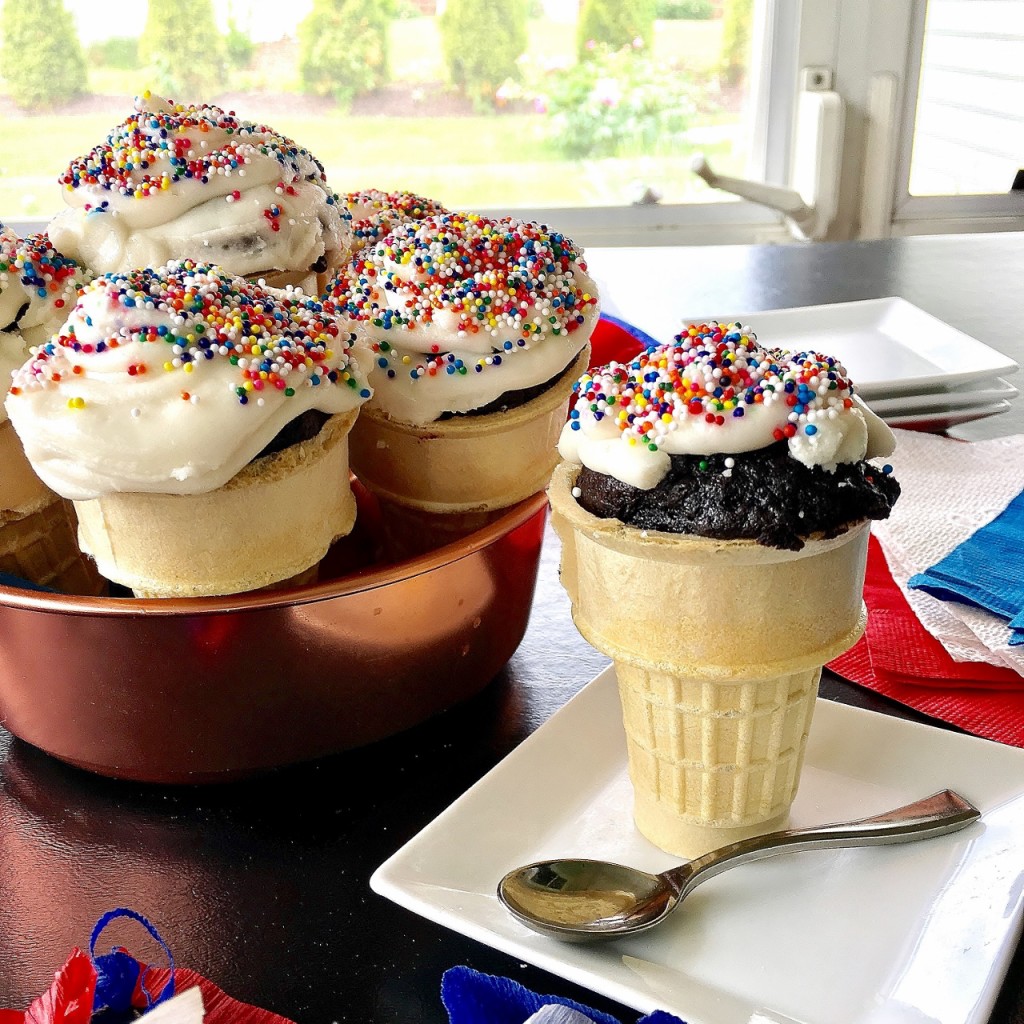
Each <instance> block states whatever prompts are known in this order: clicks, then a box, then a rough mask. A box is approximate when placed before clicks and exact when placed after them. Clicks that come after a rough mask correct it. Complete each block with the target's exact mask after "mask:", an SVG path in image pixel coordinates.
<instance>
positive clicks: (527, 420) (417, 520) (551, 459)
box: [324, 214, 598, 557]
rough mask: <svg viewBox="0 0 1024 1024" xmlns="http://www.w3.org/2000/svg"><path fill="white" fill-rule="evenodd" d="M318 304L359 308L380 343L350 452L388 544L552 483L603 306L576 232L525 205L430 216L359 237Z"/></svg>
mask: <svg viewBox="0 0 1024 1024" xmlns="http://www.w3.org/2000/svg"><path fill="white" fill-rule="evenodd" d="M324 304H325V306H326V307H327V308H328V309H335V310H337V311H338V312H340V313H344V314H346V315H348V316H350V317H352V318H354V319H356V320H357V321H359V322H360V323H362V324H364V325H365V327H366V330H367V333H368V335H369V337H370V340H371V342H372V344H373V347H374V350H375V353H376V356H377V363H378V370H377V371H376V377H375V381H374V383H375V394H374V398H373V399H372V401H371V402H370V403H368V404H367V406H366V408H365V410H364V411H363V413H362V414H361V415H360V419H359V422H358V423H357V424H356V426H355V428H354V429H353V432H352V467H353V470H354V471H355V473H356V475H357V476H358V477H359V478H360V479H361V480H362V481H363V482H364V483H365V484H366V485H367V486H368V487H369V488H370V489H371V490H372V491H374V492H375V493H376V495H377V497H378V499H379V500H380V503H381V507H382V513H383V514H382V525H383V532H384V536H385V538H387V540H388V547H389V553H390V554H391V555H392V557H402V556H404V555H411V554H416V553H419V552H422V551H425V550H428V549H429V548H431V547H437V546H438V545H440V544H443V543H447V542H448V541H450V540H454V539H456V538H457V537H459V536H463V535H465V534H466V533H468V532H471V531H472V530H474V529H477V528H479V527H480V526H481V525H483V524H484V523H485V522H487V521H488V519H489V518H491V517H493V515H495V514H496V513H497V512H500V510H502V509H505V508H508V507H509V506H510V505H513V504H515V503H516V502H518V501H521V500H523V499H524V498H527V497H529V496H530V495H531V494H535V493H537V492H538V491H540V490H543V489H544V488H545V487H546V486H547V483H548V480H549V479H550V477H551V471H552V469H553V468H554V466H555V463H556V462H557V452H556V450H555V445H556V443H557V440H558V436H559V432H560V430H561V427H562V424H563V423H564V421H565V414H566V409H567V404H568V398H569V394H570V391H571V388H572V383H573V381H574V380H575V379H576V377H578V375H579V374H580V373H581V372H582V370H583V369H584V368H585V367H586V365H587V356H588V353H589V346H588V339H589V337H590V333H591V331H592V330H593V326H594V323H595V322H596V320H597V316H598V304H597V292H596V288H595V286H594V284H593V282H592V281H591V279H590V277H589V276H588V274H587V271H586V263H585V262H584V261H583V258H582V253H581V252H580V251H579V250H578V249H577V248H576V247H575V246H574V245H573V244H572V242H570V241H569V240H568V239H566V238H565V237H564V236H562V235H559V234H557V233H556V232H552V231H549V230H548V229H547V228H545V227H543V226H541V225H538V224H531V223H527V222H523V221H516V220H510V219H501V220H490V219H487V218H484V217H478V216H475V215H472V214H450V215H442V216H435V217H427V218H425V219H424V220H422V221H419V222H407V223H404V224H401V225H399V226H398V227H397V228H395V229H394V230H393V231H392V232H391V233H390V234H388V235H386V236H385V237H384V238H382V239H381V240H380V241H379V242H377V243H376V244H374V245H370V246H368V247H367V248H365V249H363V250H362V252H361V253H360V254H359V256H358V257H357V258H356V259H354V260H353V261H352V262H351V263H350V264H349V266H348V267H347V268H346V270H344V271H343V272H342V274H341V275H339V277H338V279H337V280H336V281H335V283H334V286H333V288H332V289H331V291H330V293H329V294H328V295H327V296H326V297H325V299H324Z"/></svg>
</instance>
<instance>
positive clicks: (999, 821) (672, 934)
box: [371, 669, 1024, 1024]
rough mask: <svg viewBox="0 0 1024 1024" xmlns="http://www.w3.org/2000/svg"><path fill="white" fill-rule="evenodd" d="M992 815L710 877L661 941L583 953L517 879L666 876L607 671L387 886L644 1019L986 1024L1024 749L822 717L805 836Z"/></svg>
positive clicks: (808, 771) (1012, 878)
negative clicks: (508, 881)
mask: <svg viewBox="0 0 1024 1024" xmlns="http://www.w3.org/2000/svg"><path fill="white" fill-rule="evenodd" d="M947 787H948V788H951V789H955V790H957V791H958V792H960V793H961V794H963V795H964V796H965V797H967V798H968V799H969V800H971V801H972V802H973V803H975V804H976V805H977V806H978V807H979V808H980V809H981V810H982V811H983V814H984V816H983V818H982V820H981V822H979V823H976V824H973V825H971V826H969V827H968V828H967V829H965V830H964V831H963V832H959V833H955V834H953V835H949V836H943V837H941V838H938V839H931V840H927V841H924V842H921V843H914V844H909V845H906V846H889V847H876V848H872V849H860V850H834V851H825V852H822V851H814V852H805V853H799V854H789V855H786V856H781V857H779V858H777V859H773V860H769V861H765V862H762V863H757V864H748V865H744V866H742V867H738V868H735V869H733V870H732V871H729V872H727V873H725V874H723V875H721V876H719V877H717V878H713V879H711V880H709V881H708V882H706V883H705V884H704V885H702V886H701V887H700V888H699V889H698V890H697V891H696V892H694V893H693V894H692V895H691V896H690V897H689V898H688V899H687V901H686V903H685V904H684V906H683V907H681V908H680V909H679V910H678V911H677V912H676V913H675V914H674V915H673V916H672V917H671V918H669V920H668V921H666V922H665V923H664V924H663V925H661V926H660V927H659V928H656V929H653V930H651V931H648V932H644V933H641V934H640V935H637V936H635V937H633V938H632V939H629V940H621V941H619V942H615V943H610V944H604V945H571V944H565V943H562V942H559V941H558V940H556V939H550V938H546V937H544V936H541V935H538V934H536V933H534V932H532V931H530V930H529V929H527V928H524V927H523V926H521V925H519V924H518V923H517V922H516V921H514V920H513V919H512V918H511V917H510V916H509V915H508V914H507V913H506V912H505V911H504V910H503V908H502V907H501V905H500V904H499V902H498V900H497V897H496V896H495V887H496V885H497V883H498V880H499V879H500V878H501V877H502V876H503V875H504V874H505V872H506V871H509V870H511V869H512V868H514V867H516V866H518V865H520V864H525V863H528V862H530V861H534V860H539V859H543V858H548V857H554V856H558V855H566V856H573V855H584V856H591V857H605V858H609V859H612V860H618V861H621V862H625V863H630V864H635V865H637V866H639V867H642V868H645V869H647V870H652V871H660V870H663V869H664V868H666V867H668V866H670V865H671V864H672V863H673V858H671V857H670V856H668V855H667V854H665V853H663V852H662V851H660V850H658V849H657V848H656V847H654V846H653V845H652V844H650V843H649V842H647V841H646V840H645V839H644V838H643V837H642V836H640V835H639V834H638V833H637V832H636V830H635V829H634V827H633V824H632V820H631V816H630V806H631V789H630V785H629V780H628V777H627V774H626V764H625V740H624V738H623V733H622V725H621V717H620V712H619V704H618V695H617V693H616V685H615V676H614V672H613V670H612V669H608V670H607V671H605V672H603V673H602V674H601V675H600V676H598V677H597V679H595V680H594V681H593V682H592V683H590V684H589V685H588V686H587V687H585V688H584V689H583V690H582V691H581V692H580V693H579V694H577V696H576V697H575V698H573V700H572V701H570V702H569V703H568V704H567V705H566V706H565V707H564V708H563V709H562V710H561V711H559V712H558V713H557V714H555V715H554V716H553V717H552V718H551V719H550V720H549V721H548V722H547V723H546V724H545V725H543V726H542V727H541V728H540V729H538V730H537V732H535V733H534V734H533V735H532V736H530V737H529V738H528V739H527V740H526V741H525V742H523V743H522V744H521V745H520V746H519V747H518V748H517V749H516V750H514V751H513V752H512V753H511V754H510V755H509V756H508V757H507V758H505V760H504V761H502V762H501V763H500V764H499V765H498V766H497V767H495V768H494V769H493V770H492V771H491V772H489V773H488V774H487V775H486V776H484V778H483V779H481V780H480V781H479V782H478V783H477V784H476V785H475V786H473V787H472V788H471V789H470V790H468V791H467V792H466V793H465V794H464V795H463V796H462V797H460V798H459V799H458V800H457V801H456V802H455V803H454V804H452V806H451V807H449V808H448V809H447V810H446V811H444V812H443V813H442V814H441V815H440V816H439V817H438V818H436V819H435V820H434V821H433V822H432V823H431V824H430V825H428V826H427V827H426V828H425V829H424V830H423V831H422V832H420V833H419V835H417V836H416V837H414V838H413V839H412V840H410V842H408V843H407V844H406V845H405V846H404V847H403V848H402V849H401V850H399V851H398V852H397V853H396V854H394V855H393V856H392V857H391V858H390V859H389V860H388V861H387V862H386V863H384V864H383V865H382V866H381V867H380V868H378V870H377V871H376V872H375V873H374V876H373V878H372V879H371V886H372V887H373V889H374V890H375V891H376V892H378V893H381V894H382V895H384V896H387V897H388V898H390V899H392V900H394V901H396V902H397V903H399V904H401V905H403V906H405V907H407V908H409V909H410V910H413V911H415V912H416V913H419V914H422V915H423V916H425V917H428V918H430V919H431V920H433V921H436V922H438V923H440V924H442V925H445V926H447V927H449V928H452V929H454V930H456V931H459V932H461V933H463V934H465V935H468V936H470V937H471V938H474V939H477V940H478V941H480V942H483V943H486V944H487V945H490V946H494V947H496V948H497V949H501V950H504V951H505V952H506V953H508V954H510V955H511V956H513V957H517V958H519V959H522V960H525V961H528V962H530V963H532V964H535V965H537V966H538V967H541V968H543V969H545V970H547V971H550V972H552V973H553V974H557V975H560V976H561V977H564V978H567V979H570V980H572V981H574V982H576V983H579V984H581V985H585V986H587V987H589V988H590V989H592V990H594V991H596V992H601V993H603V994H605V995H606V996H608V997H610V998H612V999H615V1000H617V1001H619V1002H621V1003H624V1004H626V1005H628V1006H632V1007H635V1008H636V1009H637V1010H639V1011H641V1012H650V1011H652V1010H654V1009H656V1008H661V1009H665V1010H668V1011H669V1012H671V1013H675V1014H677V1015H678V1016H680V1017H682V1018H683V1019H684V1020H686V1021H688V1022H689V1024H795V1022H800V1024H924V1022H928V1024H981V1022H984V1021H987V1020H988V1017H989V1013H990V1011H991V1008H992V1005H993V1002H994V1000H995V997H996V995H997V993H998V990H999V986H1000V983H1001V981H1002V978H1003V976H1004V974H1005V971H1006V967H1007V964H1008V962H1009V959H1010V957H1011V955H1012V953H1013V951H1014V949H1015V946H1016V943H1017V940H1018V937H1019V935H1020V927H1021V915H1022V900H1024V751H1022V750H1019V749H1016V748H1012V747H1006V746H1001V745H999V744H996V743H991V742H989V741H987V740H981V739H976V738H974V737H970V736H964V735H961V734H958V733H952V732H946V731H943V730H940V729H937V728H933V727H930V726H923V725H918V724H915V723H910V722H906V721H903V720H900V719H896V718H889V717H886V716H883V715H878V714H874V713H871V712H867V711H862V710H859V709H856V708H850V707H846V706H843V705H840V704H835V703H832V702H830V701H826V700H819V701H818V705H817V709H816V712H815V719H814V724H813V727H812V729H811V736H810V740H809V743H808V749H807V755H806V761H805V768H804V774H803V777H802V782H801V786H800V792H799V794H798V795H797V799H796V802H795V804H794V807H793V812H792V819H791V823H792V825H793V826H794V827H802V826H807V825H812V824H820V823H822V822H827V821H838V820H846V819H851V818H857V817H863V816H866V815H869V814H874V813H877V812H880V811H883V810H886V809H889V808H892V807H896V806H899V805H900V804H904V803H908V802H910V801H911V800H914V799H917V798H919V797H923V796H927V795H929V794H931V793H933V792H935V791H937V790H940V789H944V788H947Z"/></svg>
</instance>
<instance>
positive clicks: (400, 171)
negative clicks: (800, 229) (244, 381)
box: [0, 0, 796, 244]
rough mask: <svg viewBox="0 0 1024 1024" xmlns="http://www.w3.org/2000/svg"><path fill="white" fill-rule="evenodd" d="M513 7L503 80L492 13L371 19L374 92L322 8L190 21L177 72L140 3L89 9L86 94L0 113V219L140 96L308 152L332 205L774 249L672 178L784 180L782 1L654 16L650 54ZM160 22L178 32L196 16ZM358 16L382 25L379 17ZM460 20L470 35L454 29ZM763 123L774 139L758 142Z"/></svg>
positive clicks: (787, 5)
mask: <svg viewBox="0 0 1024 1024" xmlns="http://www.w3.org/2000/svg"><path fill="white" fill-rule="evenodd" d="M167 3H168V0H164V2H163V3H162V4H158V3H157V2H156V0H154V2H153V3H151V4H149V5H148V9H149V10H150V11H151V12H152V9H153V8H158V7H160V8H162V7H165V6H167ZM522 3H523V8H522V9H523V11H524V12H525V14H526V17H525V19H524V21H523V23H522V28H523V32H524V35H523V38H522V40H521V43H520V44H516V43H515V42H514V41H513V43H512V44H509V46H511V49H512V50H513V51H514V50H516V49H517V48H518V47H519V46H521V50H522V52H521V53H519V55H518V56H517V57H516V56H515V54H514V53H512V56H513V58H514V59H513V60H512V61H511V63H509V62H508V61H507V60H505V62H504V63H503V59H504V58H506V57H508V56H509V54H508V53H505V54H504V56H503V55H502V54H497V55H492V54H489V53H488V51H489V50H490V49H494V50H495V51H497V50H500V49H502V46H504V43H503V40H504V38H505V37H503V36H501V37H499V34H498V33H497V31H495V33H494V35H493V38H494V40H496V41H495V42H494V44H493V46H490V45H489V44H488V42H487V39H488V36H487V31H488V29H487V24H488V21H487V18H486V17H483V18H481V17H479V12H480V11H481V10H482V11H484V12H485V13H486V11H492V12H496V16H497V17H499V18H504V17H506V15H507V12H508V10H509V9H511V7H512V5H511V4H510V3H505V2H504V0H473V2H472V4H466V3H464V2H463V3H460V2H459V0H447V4H446V0H397V2H396V3H395V4H393V5H391V12H392V13H391V14H390V15H389V16H386V17H385V16H379V15H373V17H371V19H370V20H371V22H373V21H374V18H376V19H377V23H378V25H379V27H380V40H379V43H380V46H381V47H382V48H383V49H386V51H387V53H388V59H387V60H386V62H384V64H383V66H382V67H381V68H380V69H379V73H378V72H377V71H373V72H368V71H367V67H368V66H369V64H371V63H372V62H373V60H374V59H375V56H374V53H375V51H374V49H373V46H376V45H377V44H376V43H374V44H373V46H370V44H367V47H368V48H367V49H364V50H359V49H358V48H356V52H355V53H354V54H353V55H352V56H351V58H350V59H349V61H348V63H345V59H346V58H345V56H344V55H345V54H346V53H347V52H348V49H349V48H347V47H346V46H344V45H333V44H336V43H337V41H338V40H337V38H336V37H331V33H332V32H334V31H335V26H333V25H332V23H331V21H330V19H329V18H326V19H322V20H321V21H320V22H319V23H317V25H316V26H315V30H316V33H319V34H320V36H321V37H322V38H319V39H318V38H316V35H315V34H314V35H310V34H309V32H307V30H306V28H304V24H305V25H306V26H311V25H312V22H309V21H308V20H307V19H310V18H315V17H316V15H317V11H316V10H315V9H314V8H319V6H324V5H314V4H313V2H312V0H294V2H293V3H292V4H290V5H289V8H288V10H289V14H290V18H289V19H288V20H284V19H282V17H281V5H280V4H279V3H269V2H266V0H233V2H230V3H226V2H219V3H218V2H214V3H207V4H205V6H206V7H207V9H208V13H209V12H211V11H212V14H211V17H212V18H213V19H214V21H213V22H211V25H210V31H212V32H213V33H214V34H215V35H218V36H219V42H218V43H217V47H218V49H217V54H216V56H217V59H216V61H214V59H213V56H212V53H213V50H212V47H205V48H204V52H201V53H199V55H198V56H197V55H196V51H195V38H196V36H197V35H199V36H201V33H200V32H198V31H196V32H193V33H192V35H191V36H188V37H186V41H187V44H188V45H189V46H190V47H191V51H192V52H191V54H190V56H189V59H188V60H187V61H184V62H183V59H182V58H181V56H180V55H179V54H178V53H177V52H175V50H174V46H175V43H174V38H173V34H172V33H171V32H170V31H168V32H167V33H166V36H165V38H166V40H167V49H166V50H165V51H164V52H159V51H157V52H154V50H153V47H152V45H151V44H150V43H149V42H148V40H149V39H151V38H152V33H149V34H148V35H147V32H146V25H147V22H146V18H147V4H139V5H136V6H135V7H133V8H132V10H131V11H125V12H123V15H124V16H121V15H119V16H118V18H117V19H112V18H109V17H108V16H107V15H106V6H107V5H105V4H104V3H102V2H100V0H76V2H75V3H71V4H66V5H65V8H66V10H67V11H68V13H69V15H70V20H71V26H72V34H73V35H74V36H75V37H76V38H77V41H78V44H79V45H80V46H81V48H82V50H83V52H84V55H85V58H86V62H85V63H86V71H85V81H84V91H83V94H82V95H80V96H78V97H76V98H73V99H70V100H66V101H58V107H57V109H56V110H54V111H51V110H47V109H46V106H47V103H48V102H49V100H47V101H44V102H42V103H40V104H38V109H29V110H16V109H15V107H14V103H13V101H11V100H9V99H5V100H3V102H4V103H5V104H6V105H7V106H8V109H9V111H10V115H11V116H10V117H9V120H8V124H7V126H6V130H5V132H3V133H0V171H2V174H0V211H3V212H2V214H0V216H3V217H4V218H5V219H7V220H10V221H46V220H48V219H49V217H51V216H52V215H53V214H54V213H55V212H57V210H58V209H60V208H61V205H62V201H61V196H60V190H59V187H58V186H57V185H56V178H57V175H58V174H59V173H60V172H61V171H62V170H63V168H64V166H65V165H66V164H67V162H68V161H69V160H70V159H71V158H72V157H74V156H77V155H80V154H82V153H85V152H87V151H88V150H89V149H90V148H91V147H92V146H93V145H95V144H96V143H98V142H99V141H101V140H102V139H103V138H104V137H105V136H106V134H107V132H108V131H109V130H110V129H111V128H113V127H114V125H116V124H118V123H119V122H120V121H122V120H124V118H125V117H126V116H127V115H128V113H129V112H130V110H131V97H132V96H133V95H134V94H136V93H139V92H141V91H143V90H144V89H145V88H152V89H153V91H154V92H159V93H162V94H164V95H170V96H173V98H175V99H177V100H181V101H194V100H206V101H210V102H215V103H217V104H218V105H220V106H223V107H225V108H228V109H234V110H236V111H237V113H238V114H239V115H240V116H242V117H244V118H246V119H249V120H254V121H261V122H265V123H267V124H269V125H272V126H273V127H274V128H275V129H277V130H278V131H280V132H282V133H284V134H286V135H289V136H290V137H292V138H293V139H295V140H296V141H297V142H298V143H300V144H301V145H305V146H307V147H308V148H309V149H310V150H312V151H313V152H314V153H315V154H316V155H317V156H318V157H319V158H320V160H321V161H322V162H323V163H324V164H325V166H326V168H327V172H328V181H329V182H330V183H331V185H332V186H333V187H334V188H335V189H336V190H338V191H339V192H346V191H356V190H359V189H364V188H371V187H372V188H380V189H384V190H386V191H393V190H398V189H408V190H411V191H414V192H418V193H420V194H422V195H425V196H429V197H431V198H436V199H438V200H440V201H441V202H443V203H445V204H446V205H448V206H450V207H453V208H460V209H473V210H479V211H481V212H491V213H493V212H509V211H517V212H521V213H522V214H523V215H526V216H532V217H537V218H541V219H545V220H548V221H550V222H551V223H555V224H557V225H558V226H559V227H560V228H562V229H563V230H566V231H567V232H569V233H572V234H574V235H575V236H576V237H578V238H580V240H581V241H585V242H588V243H589V244H594V243H595V242H597V241H620V240H626V241H634V242H638V241H649V240H651V233H652V232H654V233H657V235H658V238H661V237H662V236H666V237H667V239H668V240H679V237H680V235H679V233H680V231H683V230H685V231H689V232H693V231H696V232H697V233H698V234H699V233H701V232H703V234H704V235H705V237H706V238H707V239H708V240H714V239H717V238H719V237H721V238H722V239H723V240H740V239H746V238H749V237H750V233H751V231H752V230H754V231H758V230H766V231H767V232H768V233H769V234H772V233H775V234H777V233H778V229H777V221H776V218H774V217H773V216H772V215H771V214H770V213H769V212H768V211H765V210H764V209H763V208H760V207H757V206H754V205H751V204H746V203H737V202H735V200H734V199H733V197H731V196H729V195H728V194H726V193H724V192H719V191H715V190H712V189H709V188H708V187H707V186H706V185H704V184H703V182H701V181H700V180H699V179H698V178H696V177H695V176H694V175H693V174H692V173H691V171H690V163H691V160H692V157H693V156H694V154H696V153H698V152H700V153H704V154H706V155H707V156H708V158H709V160H711V161H713V162H714V164H715V167H716V169H718V170H720V171H722V172H724V173H728V174H735V175H745V176H754V177H762V178H763V177H765V176H767V177H770V178H775V179H781V178H783V177H784V173H785V161H786V152H785V141H786V138H787V130H786V124H787V122H788V117H789V106H790V103H789V100H790V99H791V95H790V94H791V91H792V88H793V85H792V82H793V75H792V74H791V72H790V68H791V67H792V62H793V45H794V40H795V10H796V6H795V3H794V2H793V0H785V2H782V3H779V2H774V0H658V3H657V16H656V20H655V21H654V23H653V25H651V26H649V29H650V31H649V32H648V33H647V36H648V38H647V39H644V38H643V35H642V34H641V33H640V32H639V31H638V34H637V35H636V36H633V37H631V38H629V39H623V38H622V37H621V35H620V37H618V38H615V39H612V38H610V37H609V39H608V40H607V41H605V40H604V39H602V38H598V39H593V40H592V39H589V38H584V35H581V33H585V29H584V28H581V27H580V23H579V20H580V0H529V2H527V0H522ZM606 4H607V6H608V7H609V9H619V8H621V9H626V8H628V7H629V6H630V5H629V4H622V3H620V0H606ZM8 6H11V5H8ZM170 6H171V7H173V8H178V7H182V9H183V11H184V7H188V8H189V9H190V10H191V11H192V12H196V11H199V9H200V8H202V7H203V6H204V4H202V3H197V2H196V0H192V2H191V3H190V4H188V5H179V4H177V3H176V2H174V0H172V2H171V3H170ZM326 6H330V5H326ZM339 6H340V5H339ZM446 6H448V7H450V10H449V11H448V13H447V14H445V7H446ZM366 7H367V10H370V11H377V12H379V11H381V10H384V9H386V5H383V4H380V3H377V0H366ZM469 7H474V8H476V9H477V11H478V15H477V17H478V22H479V24H477V23H476V22H474V21H473V20H472V18H469V20H468V21H467V20H466V18H467V17H468V16H467V15H465V14H464V13H462V14H460V13H459V12H460V11H464V10H465V9H467V8H469ZM455 15H458V16H459V17H460V18H462V19H463V23H462V25H461V26H460V28H461V32H462V33H463V34H464V38H465V39H467V40H470V41H471V42H470V43H469V44H468V49H469V50H470V51H472V56H473V57H474V59H475V60H476V64H474V65H473V66H472V67H468V66H467V65H468V64H469V61H468V59H463V60H462V61H461V63H459V60H460V57H459V54H456V56H455V57H454V58H453V60H452V61H446V60H445V56H444V53H445V45H446V40H445V35H444V18H445V17H452V16H455ZM183 16H184V14H183ZM194 17H199V14H194ZM214 25H215V27H214ZM371 27H372V26H371ZM477 28H479V32H478V31H476V30H477ZM341 30H342V31H344V32H348V33H351V32H352V31H353V28H352V26H351V25H346V26H341ZM481 35H482V36H483V39H484V41H483V42H482V43H481V42H476V41H475V40H476V39H477V38H479V37H480V36H481ZM318 43H319V44H322V45H321V46H320V48H319V49H318V48H317V45H316V44H318ZM505 49H506V50H508V49H509V47H508V46H506V47H505ZM481 54H483V55H485V56H487V58H488V59H487V60H482V59H481ZM492 58H493V59H492ZM204 62H205V63H204ZM215 65H216V66H215ZM357 65H358V66H357ZM183 67H185V68H187V69H188V70H189V73H188V74H186V73H185V72H183V71H182V68H183ZM140 68H144V69H146V70H142V71H140V70H139V69H140ZM0 72H3V74H4V77H5V78H6V79H7V80H8V82H7V84H8V89H6V90H5V89H2V88H0V93H3V92H6V93H8V94H10V93H11V92H12V91H13V90H12V89H11V88H10V86H11V85H12V82H13V78H12V75H13V74H16V71H13V70H12V69H9V68H0ZM192 72H194V73H192ZM453 77H454V78H461V81H460V83H459V84H458V85H455V84H452V79H453ZM770 119H771V120H778V121H779V122H780V124H781V125H782V126H783V130H782V131H781V132H780V131H774V132H771V133H770V132H769V131H768V128H767V125H768V121H769V120H770Z"/></svg>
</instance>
